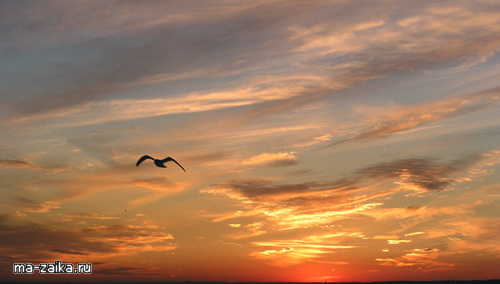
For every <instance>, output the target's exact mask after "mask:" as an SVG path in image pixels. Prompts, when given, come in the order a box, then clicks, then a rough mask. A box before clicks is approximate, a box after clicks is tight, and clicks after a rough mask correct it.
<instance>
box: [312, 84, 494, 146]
mask: <svg viewBox="0 0 500 284" xmlns="http://www.w3.org/2000/svg"><path fill="white" fill-rule="evenodd" d="M499 94H500V89H498V88H496V89H491V90H486V91H483V92H480V93H476V94H473V95H467V96H460V97H452V98H448V99H444V100H440V101H435V102H430V103H425V104H422V105H417V106H390V107H388V108H387V109H383V110H382V111H380V112H379V113H378V116H377V117H375V118H373V119H372V120H373V121H371V122H369V123H370V124H372V125H373V126H371V127H370V128H369V129H367V130H364V131H361V133H359V134H356V135H355V136H353V137H351V138H347V139H343V140H340V141H333V142H330V143H328V144H326V145H324V146H321V147H320V148H318V149H324V148H327V147H331V146H335V145H338V144H341V143H345V142H350V141H363V140H369V139H379V138H384V137H387V136H389V135H393V134H397V133H405V132H408V131H410V130H412V129H413V130H415V128H416V127H419V126H421V125H424V124H426V123H430V122H434V121H438V120H441V119H445V118H449V117H454V116H460V115H466V114H468V113H471V112H475V111H479V110H482V109H484V108H486V107H488V106H490V105H493V104H495V103H498V101H499V96H498V95H499ZM359 111H360V112H362V111H361V110H359ZM387 113H389V114H387Z"/></svg>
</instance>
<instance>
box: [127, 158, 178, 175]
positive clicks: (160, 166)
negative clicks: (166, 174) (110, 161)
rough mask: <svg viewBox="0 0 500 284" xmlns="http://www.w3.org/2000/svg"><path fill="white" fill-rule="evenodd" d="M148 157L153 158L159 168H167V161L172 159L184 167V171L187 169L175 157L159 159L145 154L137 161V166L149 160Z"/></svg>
mask: <svg viewBox="0 0 500 284" xmlns="http://www.w3.org/2000/svg"><path fill="white" fill-rule="evenodd" d="M147 159H151V160H153V161H154V162H155V165H156V166H157V167H159V168H166V167H167V166H165V163H166V162H169V161H172V162H174V163H176V164H177V165H179V167H181V169H182V170H183V171H184V172H185V171H186V170H185V169H184V168H183V167H182V166H181V164H179V163H177V161H176V160H174V159H173V158H171V157H167V158H165V159H163V160H158V159H155V158H153V157H151V156H148V155H144V156H142V157H141V158H140V159H139V161H137V164H135V166H136V167H138V166H139V164H140V163H142V162H143V161H144V160H147Z"/></svg>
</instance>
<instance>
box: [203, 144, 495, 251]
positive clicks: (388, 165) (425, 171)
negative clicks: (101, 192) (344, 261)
mask: <svg viewBox="0 0 500 284" xmlns="http://www.w3.org/2000/svg"><path fill="white" fill-rule="evenodd" d="M497 152H498V151H492V152H489V153H485V154H476V155H469V156H466V157H463V158H461V159H456V160H453V161H450V162H447V163H446V162H438V161H436V160H435V159H426V158H420V159H417V158H413V159H400V160H393V161H389V162H381V163H377V164H374V165H372V166H368V167H364V168H361V169H358V170H355V171H353V172H352V173H351V174H350V175H347V177H346V178H343V179H339V180H337V181H333V182H323V183H317V182H307V183H297V184H279V183H277V182H271V181H269V180H262V179H236V180H231V181H229V182H225V183H219V184H216V185H213V186H211V187H208V188H206V189H203V190H201V191H200V193H204V194H214V195H221V196H225V197H229V198H231V199H234V200H237V201H238V202H241V205H242V206H243V208H244V210H238V211H237V212H228V213H224V214H219V215H217V216H213V215H211V216H207V217H211V218H214V219H213V220H214V222H220V221H223V220H228V219H237V218H241V217H244V216H265V217H266V218H267V219H268V220H269V222H270V223H271V224H274V226H275V227H274V228H275V229H277V230H290V229H298V228H311V227H324V226H327V225H330V224H332V223H333V222H336V221H339V220H345V219H351V218H356V217H360V216H365V217H370V218H373V219H374V220H377V221H382V220H388V219H407V218H415V217H419V216H420V217H422V218H425V217H429V216H432V215H435V214H448V213H450V214H451V213H459V211H460V212H463V211H464V210H465V209H464V208H443V209H442V210H434V209H432V210H430V209H428V208H427V207H425V206H411V205H410V206H407V207H406V208H405V207H403V208H383V205H384V203H385V198H387V197H390V196H392V195H394V194H397V193H400V192H402V191H404V192H409V194H410V195H411V194H432V192H439V191H444V190H445V189H451V188H452V185H453V184H455V183H459V182H463V181H468V180H471V179H472V178H476V177H480V176H484V175H487V174H491V171H488V169H489V167H491V166H493V165H496V164H498V163H500V160H499V159H498V157H499V155H498V153H497ZM446 210H448V211H449V212H448V211H446ZM457 210H459V211H457ZM446 212H448V213H446ZM394 242H397V240H395V241H394Z"/></svg>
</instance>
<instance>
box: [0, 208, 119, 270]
mask: <svg viewBox="0 0 500 284" xmlns="http://www.w3.org/2000/svg"><path fill="white" fill-rule="evenodd" d="M13 221H14V220H12V219H11V218H10V217H9V216H7V215H0V231H2V234H0V247H1V248H2V250H3V255H4V256H5V257H15V256H19V255H24V256H25V259H23V260H24V261H34V260H36V259H41V258H47V257H49V256H50V255H51V252H54V250H62V251H64V252H66V253H67V252H76V253H78V254H80V253H82V254H85V253H89V252H100V253H109V252H115V251H116V248H115V247H113V246H112V245H110V244H109V243H105V242H102V241H100V240H97V239H93V240H91V241H89V240H87V239H86V237H85V236H84V235H82V234H79V233H76V232H73V231H69V230H55V229H52V228H49V227H46V226H44V225H40V224H38V223H33V222H21V223H17V224H16V223H15V221H14V222H13Z"/></svg>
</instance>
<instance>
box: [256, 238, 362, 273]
mask: <svg viewBox="0 0 500 284" xmlns="http://www.w3.org/2000/svg"><path fill="white" fill-rule="evenodd" d="M344 234H345V233H339V234H333V235H332V234H324V235H311V236H307V237H305V238H302V239H300V240H297V239H292V240H276V241H263V242H252V245H254V246H256V247H258V248H259V251H258V252H253V253H251V254H250V256H251V257H254V258H257V259H263V260H267V261H269V262H270V263H271V264H273V265H275V266H282V267H283V266H290V265H294V264H299V263H303V262H307V261H317V262H323V261H322V260H321V259H320V258H321V257H322V256H325V255H327V254H332V253H336V252H337V251H338V250H348V249H353V248H357V246H352V245H339V244H338V241H337V240H336V238H338V237H341V236H344ZM261 248H262V249H261ZM332 264H346V263H345V262H336V263H332Z"/></svg>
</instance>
